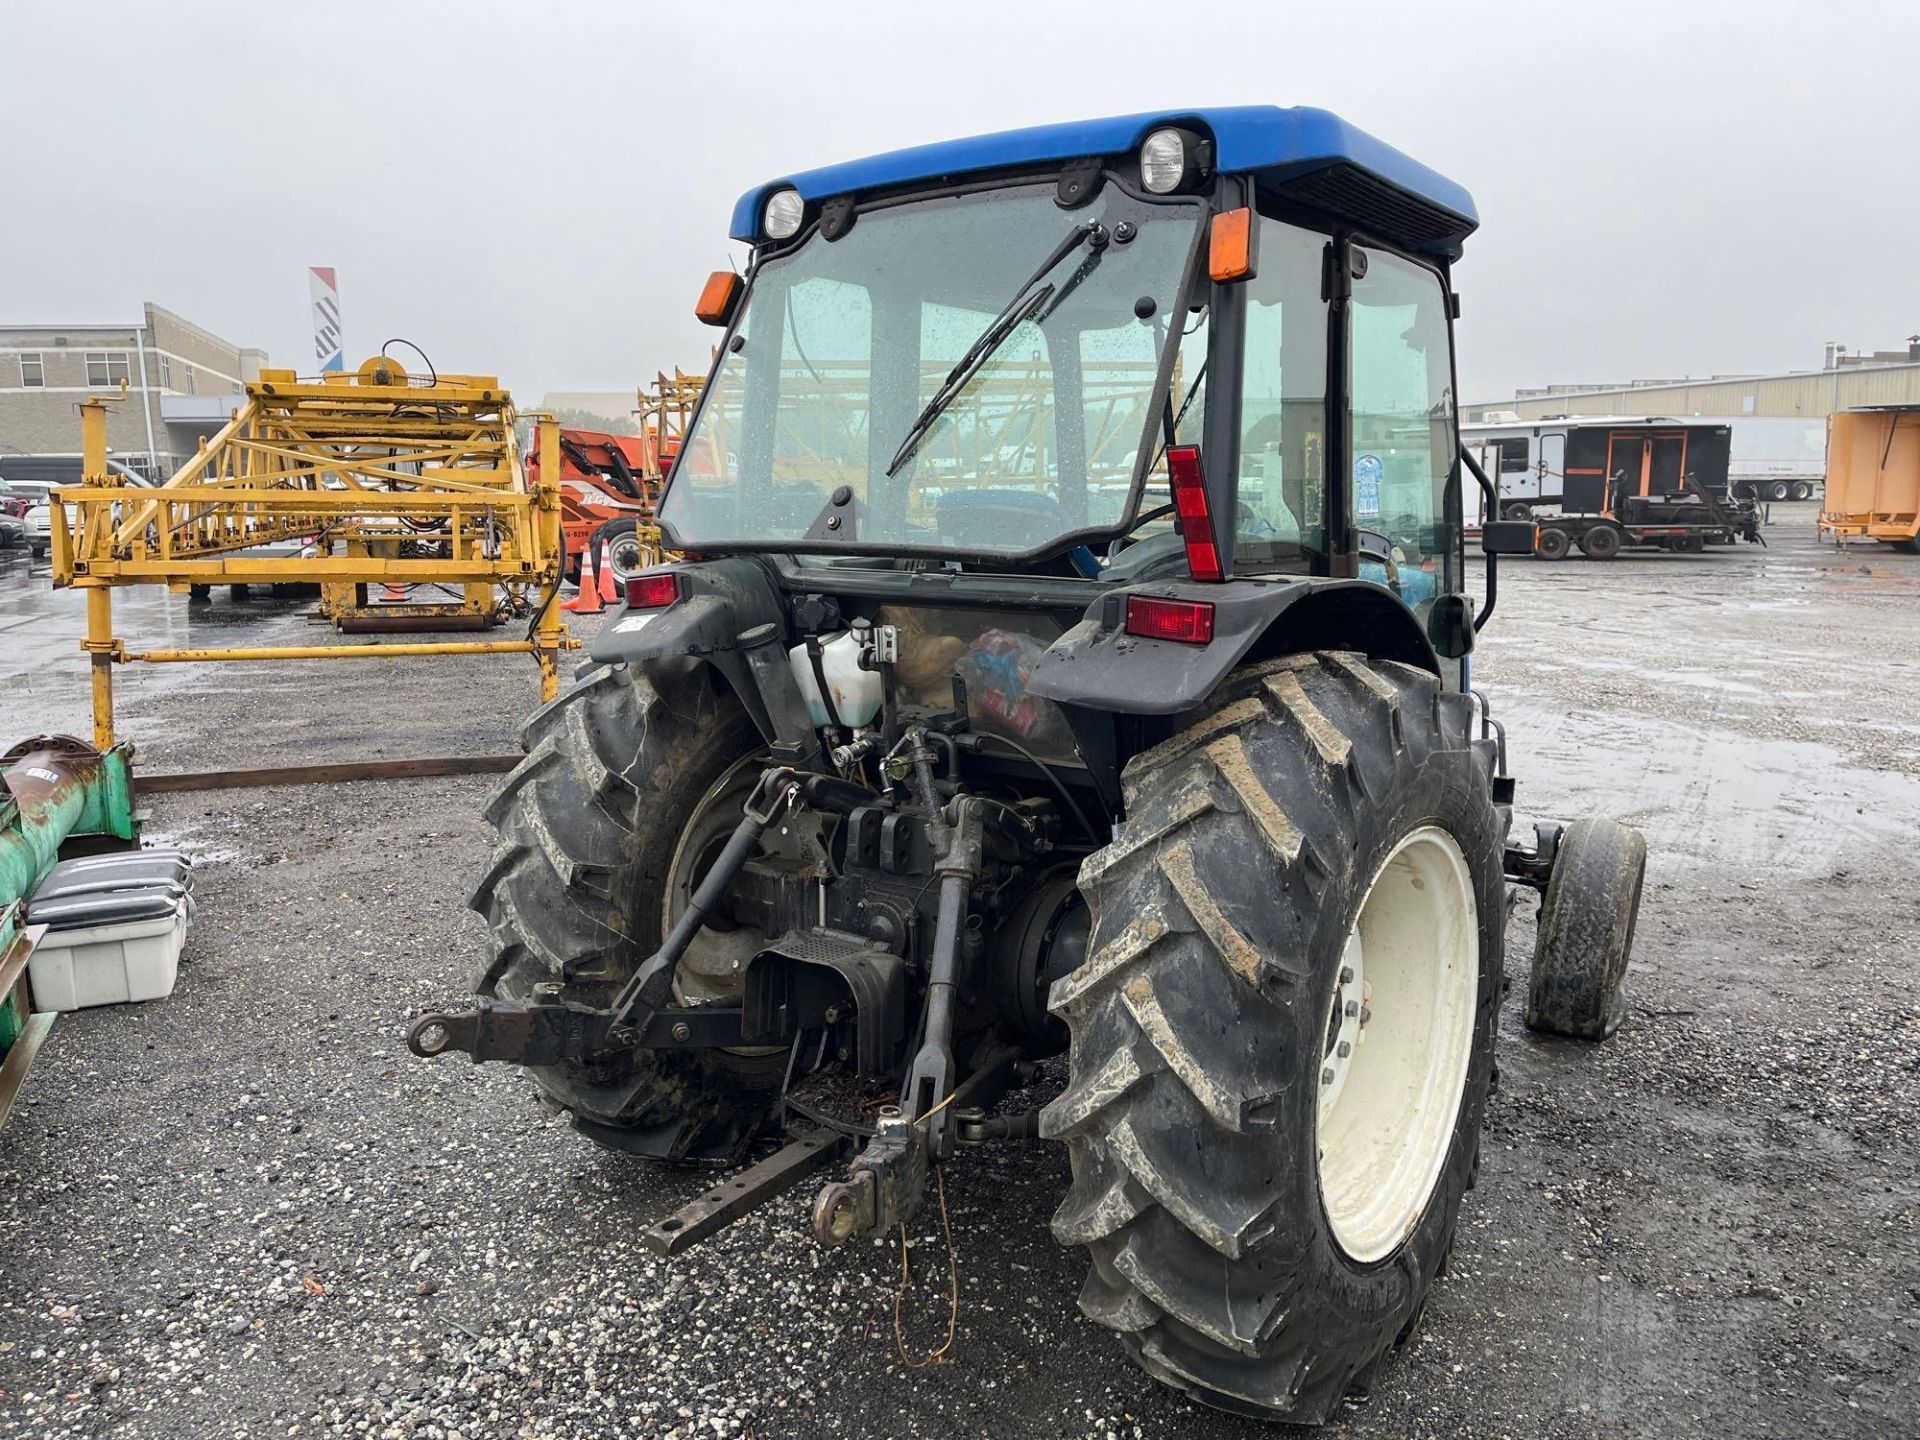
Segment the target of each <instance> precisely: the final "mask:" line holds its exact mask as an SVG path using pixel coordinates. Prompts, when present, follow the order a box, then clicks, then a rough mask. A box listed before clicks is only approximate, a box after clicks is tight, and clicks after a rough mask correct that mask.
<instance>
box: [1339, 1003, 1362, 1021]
mask: <svg viewBox="0 0 1920 1440" xmlns="http://www.w3.org/2000/svg"><path fill="white" fill-rule="evenodd" d="M1342 1013H1343V1014H1344V1015H1345V1016H1346V1017H1347V1018H1348V1019H1349V1020H1351V1019H1352V1018H1353V1017H1354V1016H1356V1015H1358V1014H1359V1013H1360V1002H1359V1001H1358V1000H1349V1001H1347V1005H1346V1009H1345V1010H1344V1011H1343V1012H1342Z"/></svg>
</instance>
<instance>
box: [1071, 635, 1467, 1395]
mask: <svg viewBox="0 0 1920 1440" xmlns="http://www.w3.org/2000/svg"><path fill="white" fill-rule="evenodd" d="M1467 705H1468V702H1467V700H1466V699H1465V697H1462V696H1459V695H1457V694H1446V693H1443V692H1442V691H1441V690H1440V687H1439V686H1438V684H1437V683H1436V681H1435V677H1433V676H1432V675H1431V674H1428V673H1427V672H1425V671H1420V670H1416V669H1414V668H1412V667H1408V666H1401V665H1397V664H1394V663H1392V662H1387V661H1381V660H1370V659H1367V658H1366V657H1364V656H1360V655H1358V654H1353V653H1350V652H1338V653H1331V652H1330V653H1319V654H1312V655H1294V656H1286V657H1282V658H1281V659H1278V660H1272V661H1267V662H1265V663H1263V664H1259V665H1252V666H1248V667H1245V668H1243V669H1241V670H1239V671H1237V672H1235V674H1234V675H1233V676H1232V677H1230V678H1229V681H1228V682H1227V683H1226V684H1225V685H1223V686H1222V687H1221V689H1220V691H1219V692H1217V694H1216V696H1215V697H1214V700H1213V702H1212V704H1211V709H1210V710H1209V712H1208V713H1207V714H1205V715H1203V716H1201V717H1199V718H1198V719H1197V720H1196V721H1195V723H1193V724H1192V725H1190V726H1189V727H1188V728H1187V729H1184V730H1181V731H1179V732H1177V733H1176V734H1175V735H1173V736H1172V737H1171V738H1169V739H1168V740H1166V741H1163V742H1162V743H1161V744H1159V745H1157V746H1155V747H1153V748H1152V749H1150V750H1148V751H1146V752H1144V753H1143V754H1141V755H1139V756H1136V757H1135V758H1134V759H1133V760H1132V761H1131V762H1130V763H1129V764H1128V766H1127V767H1126V770H1125V773H1124V775H1123V791H1124V798H1125V807H1126V817H1127V818H1126V821H1125V824H1124V825H1123V826H1122V827H1121V828H1120V830H1119V831H1118V832H1117V833H1116V834H1115V836H1114V839H1113V842H1112V844H1111V845H1110V846H1109V847H1108V848H1107V849H1106V850H1105V851H1101V852H1097V853H1096V854H1095V855H1093V856H1092V857H1089V859H1088V860H1087V861H1086V863H1085V865H1084V866H1083V867H1082V870H1081V874H1080V884H1081V887H1082V890H1083V891H1084V892H1085V893H1086V894H1087V897H1088V900H1089V903H1090V905H1091V906H1092V909H1093V912H1094V917H1095V928H1094V933H1093V936H1092V939H1091V941H1090V944H1089V951H1088V957H1087V959H1086V960H1085V961H1084V962H1083V963H1082V964H1081V966H1080V967H1079V968H1078V969H1076V970H1075V971H1073V972H1072V973H1070V974H1068V975H1066V976H1064V977H1062V978H1061V979H1059V980H1057V981H1056V982H1055V983H1054V986H1053V989H1052V993H1051V995H1050V996H1049V1003H1050V1006H1051V1008H1052V1010H1053V1011H1054V1013H1055V1014H1056V1015H1057V1016H1059V1017H1060V1018H1061V1019H1062V1020H1064V1021H1065V1022H1066V1024H1067V1026H1068V1029H1069V1031H1070V1033H1071V1037H1072V1039H1071V1064H1070V1072H1071V1075H1072V1077H1073V1078H1072V1079H1071V1080H1070V1081H1069V1084H1068V1086H1067V1089H1066V1090H1065V1091H1064V1092H1063V1093H1062V1094H1061V1095H1060V1096H1058V1097H1057V1098H1056V1099H1054V1100H1053V1101H1052V1102H1051V1103H1050V1104H1049V1105H1048V1106H1047V1107H1046V1108H1045V1110H1044V1111H1043V1113H1042V1116H1041V1133H1042V1135H1043V1136H1046V1137H1049V1138H1053V1139H1057V1140H1062V1141H1064V1142H1065V1143H1066V1145H1067V1148H1068V1152H1069V1156H1070V1159H1071V1163H1072V1170H1073V1183H1072V1186H1071V1188H1070V1189H1069V1191H1068V1194H1067V1196H1066V1197H1065V1200H1064V1201H1063V1203H1062V1204H1061V1206H1060V1208H1059V1210H1058V1212H1057V1213H1056V1215H1055V1217H1054V1221H1053V1230H1054V1234H1055V1237H1056V1239H1058V1240H1059V1241H1061V1242H1062V1243H1065V1244H1073V1245H1082V1246H1085V1247H1087V1249H1088V1250H1089V1252H1090V1259H1091V1273H1090V1275H1089V1277H1088V1280H1087V1286H1086V1289H1085V1290H1084V1291H1083V1292H1082V1296H1081V1308H1082V1310H1083V1312H1084V1313H1085V1314H1086V1315H1087V1316H1088V1318H1090V1319H1092V1320H1094V1321H1095V1322H1096V1323H1099V1324H1102V1325H1105V1326H1107V1327H1108V1328H1110V1329H1113V1330H1115V1331H1117V1332H1118V1333H1119V1334H1120V1337H1121V1340H1122V1343H1123V1344H1124V1345H1125V1346H1126V1348H1127V1349H1128V1351H1129V1352H1130V1353H1131V1354H1132V1355H1133V1356H1134V1358H1135V1359H1136V1360H1137V1361H1138V1363H1139V1364H1140V1365H1141V1366H1142V1367H1143V1368H1144V1369H1146V1370H1147V1371H1148V1372H1149V1373H1150V1374H1152V1375H1154V1376H1155V1377H1156V1378H1158V1379H1160V1380H1162V1381H1164V1382H1166V1383H1168V1384H1170V1385H1172V1386H1174V1387H1175V1388H1177V1389H1180V1390H1183V1391H1186V1392H1188V1393H1191V1394H1193V1395H1194V1396H1195V1397H1196V1398H1199V1399H1202V1400H1204V1401H1205V1402H1206V1403H1208V1404H1211V1405H1215V1406H1218V1407H1221V1408H1225V1409H1229V1410H1234V1411H1237V1412H1240V1413H1244V1414H1250V1415H1257V1416H1260V1417H1263V1418H1267V1419H1280V1420H1289V1421H1294V1422H1306V1423H1314V1422H1318V1421H1323V1420H1325V1419H1326V1418H1327V1417H1328V1416H1329V1415H1330V1414H1332V1413H1333V1411H1334V1410H1335V1409H1336V1408H1337V1407H1338V1406H1339V1405H1340V1403H1341V1402H1342V1400H1343V1398H1344V1396H1345V1395H1346V1392H1347V1389H1348V1386H1349V1384H1350V1383H1351V1382H1353V1381H1354V1379H1355V1377H1356V1376H1359V1375H1361V1374H1362V1372H1363V1371H1364V1370H1366V1368H1367V1367H1368V1366H1370V1365H1372V1364H1373V1363H1374V1362H1376V1361H1377V1360H1378V1358H1379V1356H1380V1355H1381V1354H1383V1353H1385V1351H1386V1350H1388V1349H1390V1348H1391V1346H1392V1344H1393V1343H1394V1341H1395V1338H1396V1337H1397V1336H1398V1335H1399V1334H1400V1333H1402V1330H1403V1329H1404V1327H1405V1326H1406V1325H1407V1323H1408V1321H1409V1320H1410V1319H1411V1317H1412V1315H1413V1314H1414V1311H1415V1305H1416V1301H1417V1299H1418V1298H1419V1296H1420V1295H1421V1294H1422V1293H1423V1292H1424V1288H1425V1284H1426V1283H1427V1282H1428V1281H1429V1280H1430V1279H1431V1267H1432V1266H1433V1265H1435V1264H1437V1261H1438V1256H1439V1255H1440V1254H1442V1253H1444V1247H1437V1248H1436V1245H1435V1243H1434V1242H1433V1241H1432V1240H1431V1239H1430V1238H1429V1240H1428V1241H1427V1245H1428V1249H1429V1251H1430V1252H1431V1255H1430V1258H1429V1260H1428V1262H1427V1265H1426V1268H1424V1269H1422V1268H1421V1267H1420V1266H1419V1264H1418V1263H1417V1262H1416V1261H1415V1260H1413V1259H1411V1258H1409V1257H1411V1256H1412V1254H1413V1248H1414V1247H1412V1246H1409V1247H1408V1248H1407V1249H1406V1250H1404V1251H1403V1252H1402V1255H1401V1257H1400V1259H1399V1260H1398V1261H1395V1262H1389V1263H1388V1264H1387V1265H1385V1266H1384V1267H1382V1268H1383V1269H1384V1270H1387V1271H1392V1272H1394V1275H1393V1276H1392V1278H1390V1279H1388V1280H1387V1281H1386V1282H1385V1284H1386V1288H1387V1289H1388V1290H1389V1291H1390V1292H1391V1293H1392V1296H1393V1298H1392V1300H1391V1301H1390V1302H1383V1307H1382V1310H1381V1312H1380V1313H1379V1314H1378V1315H1375V1316H1372V1317H1371V1319H1370V1322H1369V1323H1364V1324H1350V1325H1344V1326H1343V1325H1340V1324H1329V1323H1328V1322H1329V1315H1328V1313H1326V1310H1325V1308H1324V1307H1322V1308H1316V1306H1315V1305H1314V1304H1312V1303H1307V1301H1308V1297H1309V1292H1311V1291H1314V1287H1316V1286H1317V1285H1318V1284H1319V1283H1321V1282H1320V1281H1319V1280H1317V1279H1315V1278H1314V1276H1315V1275H1317V1274H1318V1273H1319V1272H1318V1271H1316V1270H1315V1269H1314V1266H1315V1265H1316V1264H1318V1262H1317V1261H1314V1260H1311V1259H1310V1258H1308V1252H1310V1251H1312V1250H1313V1249H1314V1248H1315V1247H1316V1246H1319V1247H1321V1248H1324V1247H1325V1244H1326V1242H1325V1239H1324V1236H1323V1235H1321V1234H1320V1232H1321V1231H1322V1230H1323V1228H1324V1221H1323V1219H1322V1218H1321V1217H1320V1215H1319V1213H1318V1206H1317V1204H1315V1205H1313V1206H1312V1207H1311V1209H1312V1212H1313V1213H1311V1214H1307V1213H1301V1211H1302V1210H1303V1209H1306V1208H1308V1207H1302V1206H1296V1205H1292V1204H1288V1203H1286V1202H1285V1201H1284V1200H1281V1201H1276V1200H1275V1198H1274V1196H1275V1187H1274V1184H1273V1183H1272V1182H1273V1179H1274V1175H1275V1173H1276V1171H1277V1170H1278V1169H1279V1168H1280V1167H1282V1166H1284V1165H1285V1164H1286V1163H1288V1157H1289V1149H1288V1147H1289V1145H1292V1146H1293V1151H1292V1156H1291V1158H1292V1159H1293V1161H1294V1163H1298V1162H1299V1154H1298V1150H1299V1144H1298V1141H1299V1138H1300V1137H1298V1136H1297V1135H1296V1134H1290V1133H1289V1128H1288V1120H1287V1113H1288V1102H1289V1096H1290V1092H1291V1091H1292V1089H1293V1088H1294V1087H1295V1086H1297V1085H1298V1084H1299V1083H1300V1066H1299V1055H1300V1050H1301V1047H1302V1045H1303V1044H1311V1043H1316V1039H1317V1037H1316V1036H1315V1035H1314V1033H1313V1032H1315V1031H1316V1030H1317V1029H1319V1028H1323V1027H1321V1026H1320V1025H1319V1024H1318V1022H1317V1017H1316V1018H1309V1017H1310V1016H1311V1015H1312V1012H1313V1010H1314V1006H1315V1000H1314V994H1315V992H1314V990H1313V988H1312V982H1313V981H1314V978H1315V977H1314V976H1313V974H1312V973H1311V962H1310V961H1309V960H1308V959H1307V958H1306V957H1307V956H1308V955H1309V953H1310V950H1309V942H1310V936H1311V932H1312V931H1313V928H1314V926H1315V925H1316V924H1318V923H1321V921H1320V918H1319V917H1320V916H1321V915H1322V912H1323V911H1327V910H1329V909H1331V910H1333V911H1338V910H1339V905H1338V904H1337V903H1336V904H1333V905H1331V906H1329V904H1328V902H1329V901H1330V900H1337V899H1341V898H1344V896H1345V894H1346V892H1348V891H1350V890H1351V889H1352V888H1353V887H1354V885H1355V884H1356V883H1363V882H1364V880H1365V878H1366V877H1365V876H1361V877H1359V881H1358V882H1356V881H1355V878H1354V876H1353V874H1352V869H1353V865H1354V864H1355V861H1354V859H1353V856H1354V854H1355V849H1356V844H1357V834H1358V826H1359V823H1360V818H1359V811H1360V810H1361V809H1362V808H1365V807H1367V806H1369V805H1373V806H1376V807H1378V806H1380V805H1381V804H1382V803H1383V802H1384V801H1385V800H1386V799H1387V797H1392V796H1395V795H1399V796H1400V797H1401V799H1402V800H1403V801H1405V802H1406V803H1408V804H1413V803H1421V804H1424V803H1428V800H1430V799H1431V798H1432V797H1433V796H1434V795H1435V793H1436V791H1442V790H1443V791H1444V792H1445V794H1446V795H1448V796H1451V797H1453V799H1452V800H1451V801H1445V802H1441V803H1451V804H1453V805H1454V806H1455V809H1456V813H1458V814H1464V815H1467V816H1468V823H1470V824H1472V825H1475V826H1480V827H1484V833H1482V832H1481V831H1476V835H1477V836H1478V838H1479V839H1481V840H1482V841H1485V842H1486V843H1489V844H1492V854H1493V855H1494V856H1496V857H1497V855H1498V845H1497V844H1495V843H1493V842H1492V839H1491V837H1492V836H1493V835H1494V834H1495V832H1496V830H1497V828H1498V825H1499V819H1498V817H1497V815H1496V813H1495V811H1494V809H1493V806H1492V803H1491V800H1490V798H1489V787H1488V785H1487V783H1486V782H1487V780H1488V777H1489V776H1490V773H1491V766H1492V764H1493V756H1492V753H1491V747H1490V746H1489V745H1487V744H1485V743H1484V742H1473V741H1470V740H1469V738H1468V731H1469V725H1468V713H1467ZM1415 792H1418V795H1419V796H1420V797H1421V798H1420V799H1419V800H1418V801H1417V802H1416V801H1415V800H1410V799H1408V797H1409V796H1411V795H1414V794H1415ZM1476 793H1477V795H1478V796H1479V797H1480V798H1478V799H1477V800H1476V799H1474V798H1472V797H1473V796H1474V795H1475V794H1476ZM1386 808H1389V809H1390V808H1391V806H1387V807H1386ZM1229 857H1237V858H1231V859H1230V858H1229ZM1491 864H1492V872H1491V876H1490V878H1488V877H1485V876H1483V878H1482V879H1481V880H1480V881H1479V882H1477V883H1478V884H1479V885H1480V887H1481V892H1482V893H1481V895H1480V897H1479V904H1480V905H1481V908H1482V909H1483V910H1488V909H1492V910H1495V911H1497V914H1498V919H1499V920H1501V921H1503V920H1504V918H1505V909H1504V905H1501V904H1498V903H1497V898H1498V897H1499V895H1500V893H1501V892H1500V888H1499V885H1500V882H1499V879H1498V873H1497V872H1498V860H1497V858H1496V859H1494V860H1493V861H1492V862H1491ZM1333 891H1339V892H1340V895H1339V896H1335V895H1333V894H1332V893H1330V892H1333ZM1274 896H1278V897H1280V903H1278V904H1276V903H1273V901H1272V898H1271V897H1274ZM1490 900H1492V901H1494V902H1495V903H1492V904H1491V905H1490V904H1489V901H1490ZM1355 903H1357V900H1356V902H1355ZM1334 918H1335V919H1337V920H1338V923H1339V924H1340V925H1341V926H1342V927H1343V928H1342V932H1341V933H1342V934H1344V926H1345V925H1347V924H1348V923H1350V920H1349V919H1345V918H1339V917H1338V916H1337V915H1336V916H1334ZM1499 930H1500V926H1499V923H1498V921H1496V922H1495V923H1494V924H1492V925H1491V926H1488V925H1486V924H1485V923H1483V925H1482V931H1481V943H1482V952H1483V953H1482V967H1483V971H1482V974H1483V980H1482V985H1481V989H1482V995H1481V1008H1480V1012H1479V1013H1478V1014H1477V1016H1476V1025H1484V1026H1485V1027H1487V1031H1486V1033H1487V1035H1488V1037H1489V1038H1488V1039H1487V1041H1486V1049H1487V1051H1488V1053H1489V1055H1490V1051H1491V1039H1490V1035H1491V1026H1492V1025H1493V1024H1494V1021H1495V1011H1496V1010H1497V1004H1498V990H1499V987H1498V984H1497V983H1494V984H1491V985H1489V984H1487V983H1486V981H1485V979H1484V976H1485V973H1486V972H1485V967H1486V965H1487V964H1489V963H1491V964H1492V965H1493V966H1494V971H1493V973H1494V974H1496V975H1497V973H1498V944H1499V940H1498V936H1499ZM1489 935H1491V936H1492V939H1491V941H1489V939H1488V936H1489ZM1489 944H1491V946H1492V960H1491V962H1489V961H1488V960H1487V958H1486V947H1487V946H1488V945H1489ZM1489 992H1490V993H1489ZM1236 1030H1238V1031H1240V1032H1242V1033H1244V1034H1247V1035H1248V1036H1249V1037H1250V1039H1256V1040H1258V1041H1259V1042H1260V1043H1233V1042H1232V1041H1230V1040H1227V1039H1226V1037H1228V1036H1230V1035H1232V1034H1233V1033H1234V1032H1235V1031H1236ZM1317 1054H1318V1052H1317V1051H1315V1052H1314V1058H1313V1066H1312V1073H1317V1069H1318V1060H1317ZM1484 1088H1485V1086H1484V1070H1483V1071H1482V1075H1481V1079H1480V1081H1479V1084H1478V1088H1477V1089H1476V1087H1475V1085H1474V1084H1473V1083H1472V1082H1470V1084H1469V1089H1468V1094H1467V1097H1466V1099H1465V1100H1464V1101H1463V1108H1462V1112H1461V1113H1462V1118H1461V1124H1462V1126H1463V1127H1466V1129H1465V1133H1466V1135H1467V1136H1469V1137H1470V1138H1468V1139H1467V1140H1466V1141H1465V1143H1464V1147H1463V1149H1462V1150H1461V1156H1460V1157H1458V1158H1455V1159H1454V1160H1452V1161H1451V1162H1450V1163H1451V1164H1453V1165H1454V1166H1455V1167H1457V1168H1458V1170H1459V1171H1460V1174H1459V1175H1458V1176H1457V1177H1456V1181H1455V1183H1454V1184H1453V1185H1452V1186H1451V1188H1450V1189H1449V1187H1446V1186H1443V1187H1442V1189H1441V1191H1437V1192H1436V1195H1437V1196H1440V1195H1442V1192H1445V1193H1444V1204H1443V1203H1442V1201H1441V1200H1440V1199H1436V1202H1435V1204H1436V1206H1439V1207H1440V1208H1442V1209H1446V1210H1447V1212H1448V1213H1446V1214H1444V1215H1441V1216H1436V1217H1434V1218H1435V1220H1436V1224H1437V1228H1438V1230H1439V1231H1440V1232H1441V1233H1443V1234H1450V1233H1451V1227H1452V1222H1453V1214H1452V1207H1454V1206H1457V1204H1458V1198H1459V1194H1460V1193H1461V1192H1462V1191H1464V1188H1465V1187H1464V1183H1460V1182H1463V1181H1464V1178H1465V1172H1466V1171H1467V1170H1469V1169H1470V1168H1471V1165H1472V1163H1473V1161H1474V1160H1475V1159H1476V1158H1477V1150H1478V1138H1477V1136H1478V1127H1479V1121H1480V1113H1481V1105H1482V1103H1483V1100H1484ZM1307 1163H1308V1164H1309V1165H1310V1164H1311V1161H1308V1162H1307ZM1308 1183H1311V1181H1310V1180H1309V1181H1308ZM1282 1193H1284V1190H1283V1192H1282ZM1432 1208H1433V1207H1430V1210H1431V1209H1432ZM1439 1222H1443V1223H1439ZM1426 1229H1427V1221H1426V1220H1424V1219H1423V1222H1422V1227H1421V1233H1422V1234H1424V1233H1425V1231H1426ZM1416 1271H1418V1273H1415V1272H1416ZM1223 1272H1224V1274H1225V1275H1226V1276H1227V1277H1228V1279H1227V1283H1225V1284H1224V1285H1223V1284H1222V1276H1223ZM1313 1298H1316V1299H1317V1298H1319V1296H1318V1294H1317V1292H1316V1293H1315V1294H1314V1297H1313Z"/></svg>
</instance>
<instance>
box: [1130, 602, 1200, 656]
mask: <svg viewBox="0 0 1920 1440" xmlns="http://www.w3.org/2000/svg"><path fill="white" fill-rule="evenodd" d="M1127 634H1129V635H1138V636H1141V637H1142V638H1143V639H1147V640H1179V641H1181V642H1182V643H1184V644H1187V645H1206V644H1208V643H1210V642H1211V641H1212V640H1213V602H1212V601H1211V600H1155V599H1152V598H1151V597H1149V596H1146V595H1129V596H1128V597H1127Z"/></svg>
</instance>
